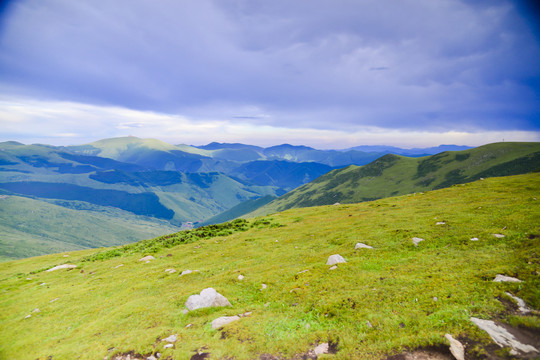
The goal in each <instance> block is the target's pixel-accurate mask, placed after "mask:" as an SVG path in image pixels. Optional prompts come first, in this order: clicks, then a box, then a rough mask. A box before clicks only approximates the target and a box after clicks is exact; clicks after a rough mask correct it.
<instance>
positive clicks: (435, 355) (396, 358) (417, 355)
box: [386, 345, 455, 360]
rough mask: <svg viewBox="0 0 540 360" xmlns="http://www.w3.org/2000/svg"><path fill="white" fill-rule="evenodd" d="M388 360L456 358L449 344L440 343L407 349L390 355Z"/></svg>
mask: <svg viewBox="0 0 540 360" xmlns="http://www.w3.org/2000/svg"><path fill="white" fill-rule="evenodd" d="M386 360H455V359H454V357H453V356H452V354H451V353H450V349H449V348H448V347H447V346H444V345H440V346H434V347H429V348H423V349H418V350H414V351H406V352H404V353H401V354H397V355H393V356H389V357H387V358H386Z"/></svg>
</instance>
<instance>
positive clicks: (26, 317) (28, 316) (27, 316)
mask: <svg viewBox="0 0 540 360" xmlns="http://www.w3.org/2000/svg"><path fill="white" fill-rule="evenodd" d="M30 317H32V315H26V316H25V317H24V318H25V319H28V318H30Z"/></svg>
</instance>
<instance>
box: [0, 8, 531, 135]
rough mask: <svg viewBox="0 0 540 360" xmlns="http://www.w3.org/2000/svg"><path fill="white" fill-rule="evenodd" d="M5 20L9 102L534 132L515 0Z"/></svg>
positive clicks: (4, 78) (95, 11)
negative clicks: (18, 99) (51, 101)
mask: <svg viewBox="0 0 540 360" xmlns="http://www.w3.org/2000/svg"><path fill="white" fill-rule="evenodd" d="M6 14H7V15H6V16H4V17H3V18H2V27H1V28H0V29H1V31H2V32H1V34H0V91H2V92H3V93H8V94H11V95H13V94H15V95H20V96H29V97H34V98H42V99H58V100H68V101H76V102H82V103H92V104H99V105H115V106H123V107H127V108H133V109H141V110H153V111H160V112H166V113H179V114H183V115H186V116H191V117H193V118H200V119H208V118H214V119H218V120H219V119H226V120H239V121H247V122H252V123H253V124H258V125H271V126H283V127H289V126H293V125H294V126H296V127H310V128H316V129H347V128H351V129H352V128H355V127H358V126H377V127H381V128H388V129H431V130H436V131H439V130H440V131H448V130H460V131H480V130H483V129H488V130H489V129H491V130H501V129H516V130H538V129H539V128H540V126H539V124H538V114H539V113H540V105H539V98H538V95H537V94H538V93H539V92H540V88H539V87H540V84H539V81H538V79H539V78H540V70H539V66H538V63H540V50H539V46H538V41H537V38H536V37H535V32H534V31H535V30H534V29H533V28H532V27H531V23H530V21H529V20H528V19H527V18H526V17H525V16H524V15H523V10H522V8H521V7H518V8H516V7H515V6H514V5H513V2H511V1H456V0H453V1H449V0H441V1H432V0H423V1H422V0H414V1H413V0H395V1H393V0H387V1H374V0H364V1H359V0H310V1H307V0H296V1H285V0H276V1H263V0H220V1H218V0H215V1H210V0H198V1H173V0H161V1H159V2H156V1H149V0H116V1H89V0H78V1H72V0H21V1H18V2H15V3H12V4H11V6H10V7H9V11H7V13H6ZM241 109H248V110H247V111H243V110H241ZM261 114H262V115H261Z"/></svg>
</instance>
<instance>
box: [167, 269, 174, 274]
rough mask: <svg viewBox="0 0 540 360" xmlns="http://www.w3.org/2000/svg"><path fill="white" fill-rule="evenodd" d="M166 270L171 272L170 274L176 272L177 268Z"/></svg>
mask: <svg viewBox="0 0 540 360" xmlns="http://www.w3.org/2000/svg"><path fill="white" fill-rule="evenodd" d="M165 272H166V273H169V274H172V273H175V272H176V270H175V269H165Z"/></svg>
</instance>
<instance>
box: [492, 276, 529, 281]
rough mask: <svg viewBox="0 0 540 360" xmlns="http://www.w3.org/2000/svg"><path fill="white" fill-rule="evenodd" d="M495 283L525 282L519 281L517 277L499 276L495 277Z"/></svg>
mask: <svg viewBox="0 0 540 360" xmlns="http://www.w3.org/2000/svg"><path fill="white" fill-rule="evenodd" d="M493 281H494V282H523V281H522V280H519V279H517V278H515V277H511V276H506V275H501V274H498V275H497V276H495V279H493Z"/></svg>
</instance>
